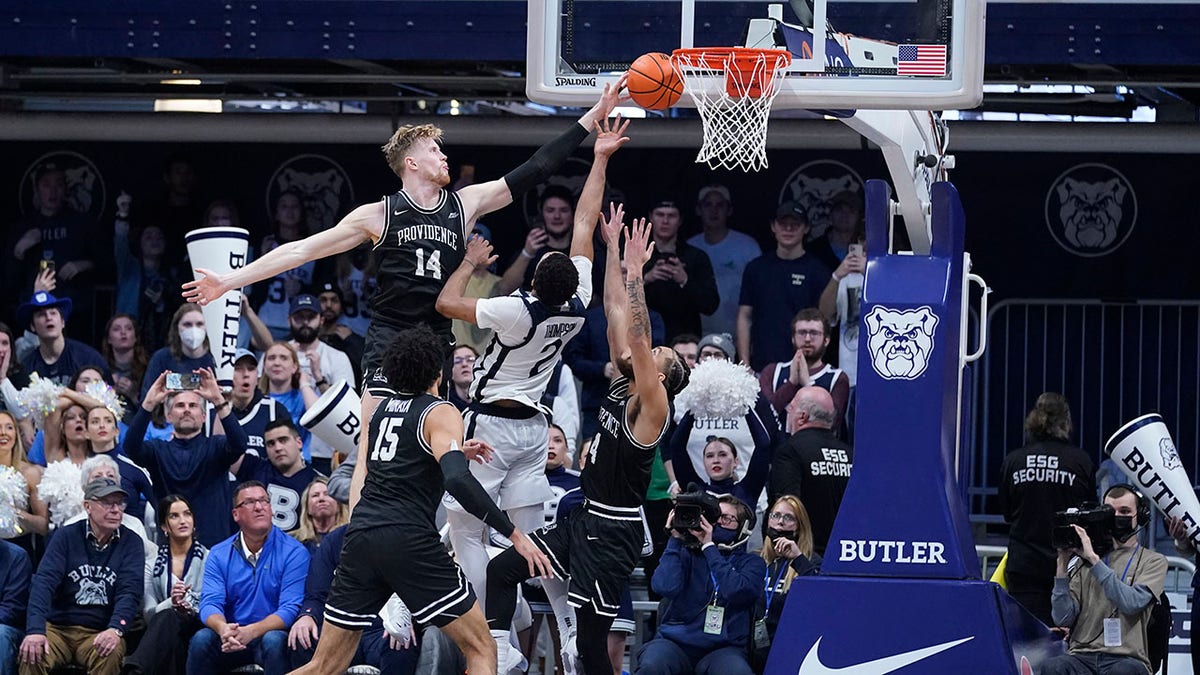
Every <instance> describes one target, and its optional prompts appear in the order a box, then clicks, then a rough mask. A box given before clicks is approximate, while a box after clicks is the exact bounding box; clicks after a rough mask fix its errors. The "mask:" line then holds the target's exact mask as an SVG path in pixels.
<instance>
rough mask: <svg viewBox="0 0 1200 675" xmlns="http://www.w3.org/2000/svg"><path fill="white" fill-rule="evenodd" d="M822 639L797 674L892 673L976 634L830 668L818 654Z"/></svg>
mask: <svg viewBox="0 0 1200 675" xmlns="http://www.w3.org/2000/svg"><path fill="white" fill-rule="evenodd" d="M822 637H824V636H822ZM821 639H822V638H817V641H816V642H815V643H813V646H812V649H810V650H808V654H806V655H805V656H804V662H803V663H801V664H800V671H799V672H798V673H797V674H796V675H885V674H886V673H891V672H893V671H897V670H900V669H901V668H903V667H905V666H909V665H912V664H914V663H916V662H917V661H921V660H923V659H927V658H929V657H931V656H933V655H934V654H937V653H939V652H944V651H946V650H947V649H950V648H952V647H957V646H958V645H961V644H962V643H964V642H967V641H969V640H974V639H975V636H973V635H972V636H971V637H965V638H963V639H961V640H952V641H950V642H943V643H942V644H940V645H933V646H932V647H925V648H924V649H915V650H913V651H911V652H904V653H903V654H895V655H893V656H885V657H883V658H882V659H875V660H874V661H867V662H865V663H860V664H858V665H854V666H846V667H845V668H830V667H829V666H827V665H825V664H824V663H821V657H820V655H818V654H817V649H818V648H819V647H820V646H821Z"/></svg>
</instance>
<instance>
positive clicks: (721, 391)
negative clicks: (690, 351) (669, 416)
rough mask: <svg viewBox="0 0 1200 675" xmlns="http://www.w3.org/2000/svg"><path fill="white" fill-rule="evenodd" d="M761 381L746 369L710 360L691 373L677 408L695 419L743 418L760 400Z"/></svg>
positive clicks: (731, 363)
mask: <svg viewBox="0 0 1200 675" xmlns="http://www.w3.org/2000/svg"><path fill="white" fill-rule="evenodd" d="M758 392H759V387H758V378H756V377H754V373H752V372H750V369H749V368H747V367H746V366H742V365H738V364H736V363H734V362H732V361H724V360H718V359H709V360H707V361H704V362H702V363H701V364H700V365H698V366H696V368H695V369H694V370H692V377H691V380H690V381H689V384H688V386H687V389H684V390H683V391H682V392H680V394H679V396H678V397H676V399H675V405H676V406H678V408H679V409H680V410H687V411H690V412H691V413H692V414H693V415H695V416H696V417H720V418H731V417H742V416H744V415H745V414H746V413H747V412H749V410H750V408H752V407H753V406H754V402H755V400H757V399H758Z"/></svg>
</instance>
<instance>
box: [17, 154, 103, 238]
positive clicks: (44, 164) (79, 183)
mask: <svg viewBox="0 0 1200 675" xmlns="http://www.w3.org/2000/svg"><path fill="white" fill-rule="evenodd" d="M52 173H61V174H62V176H63V178H64V179H65V181H66V194H65V195H64V197H63V201H65V202H66V205H67V206H68V207H70V208H71V209H72V210H75V211H78V212H79V213H82V214H84V215H85V216H87V217H88V218H89V219H90V220H94V221H99V220H100V217H101V216H103V215H104V207H105V203H106V201H107V196H106V194H105V191H104V177H103V176H102V175H101V174H100V170H99V169H97V168H96V164H95V163H94V162H92V160H90V159H88V158H87V157H85V156H83V155H81V154H79V153H78V152H69V151H66V150H61V151H56V152H48V153H46V154H44V155H42V156H41V157H38V158H37V159H35V160H33V162H31V163H30V164H29V167H28V168H26V169H25V175H24V176H22V177H21V187H20V192H19V194H18V195H17V197H18V203H19V204H20V205H21V213H22V214H24V215H28V214H31V213H34V212H35V211H38V210H40V209H41V201H40V200H41V199H42V197H40V196H39V194H38V181H39V179H41V178H42V177H43V176H46V175H48V174H52ZM53 198H57V197H53Z"/></svg>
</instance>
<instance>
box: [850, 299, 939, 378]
mask: <svg viewBox="0 0 1200 675" xmlns="http://www.w3.org/2000/svg"><path fill="white" fill-rule="evenodd" d="M863 322H864V324H865V325H866V327H867V348H868V349H869V350H870V353H871V366H872V367H873V368H874V369H875V372H876V373H878V374H879V376H880V377H882V378H883V379H885V380H915V379H916V378H918V377H920V376H921V374H922V373H924V372H925V369H926V368H928V367H929V355H930V353H931V352H932V351H933V334H934V331H935V330H936V329H937V325H938V317H937V315H936V314H934V313H933V310H932V309H930V308H929V307H928V306H925V307H920V308H917V309H907V310H895V309H888V308H887V307H879V306H876V307H875V308H873V309H872V310H871V312H870V313H869V314H867V316H866V318H865V319H864V321H863Z"/></svg>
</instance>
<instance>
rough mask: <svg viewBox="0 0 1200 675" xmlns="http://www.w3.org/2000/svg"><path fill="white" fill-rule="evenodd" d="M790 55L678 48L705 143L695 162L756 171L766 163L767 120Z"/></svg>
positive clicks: (675, 58) (676, 61)
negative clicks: (700, 122) (702, 129)
mask: <svg viewBox="0 0 1200 675" xmlns="http://www.w3.org/2000/svg"><path fill="white" fill-rule="evenodd" d="M791 61H792V57H791V54H789V53H788V52H787V51H785V50H778V49H743V48H739V47H733V48H729V47H721V48H705V49H680V50H676V51H675V52H674V54H672V56H671V64H672V65H673V66H674V67H675V72H676V73H678V74H679V77H680V78H681V79H682V80H683V82H684V88H685V89H686V90H687V93H688V94H689V95H690V96H691V97H692V100H693V101H694V102H695V104H696V110H697V111H698V112H699V113H700V119H701V121H702V124H703V128H704V141H703V143H702V144H701V146H700V152H699V153H698V154H697V155H696V163H698V164H699V163H706V164H708V166H709V168H712V169H717V168H723V169H731V170H732V169H741V170H742V171H758V170H759V169H765V168H766V167H767V120H768V118H769V117H770V114H771V103H772V102H773V101H774V100H775V96H776V95H778V94H779V91H780V87H779V82H780V80H781V79H782V78H783V70H784V68H786V67H787V66H788V65H789V64H790V63H791Z"/></svg>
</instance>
